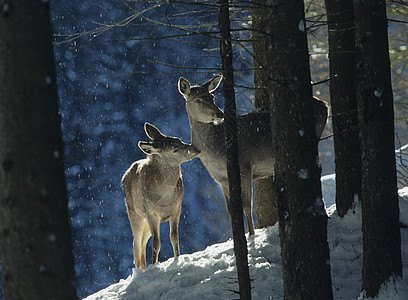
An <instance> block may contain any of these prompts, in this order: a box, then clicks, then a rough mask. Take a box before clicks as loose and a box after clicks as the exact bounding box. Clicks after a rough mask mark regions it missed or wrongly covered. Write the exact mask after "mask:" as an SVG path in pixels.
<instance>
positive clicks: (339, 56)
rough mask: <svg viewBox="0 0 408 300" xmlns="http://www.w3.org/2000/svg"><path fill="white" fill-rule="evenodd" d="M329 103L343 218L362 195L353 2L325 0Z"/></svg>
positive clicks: (339, 204)
mask: <svg viewBox="0 0 408 300" xmlns="http://www.w3.org/2000/svg"><path fill="white" fill-rule="evenodd" d="M326 10H327V23H328V31H329V59H330V78H331V79H330V100H331V108H332V115H333V118H332V121H333V135H334V152H335V163H336V207H337V212H338V214H339V215H340V216H344V215H345V214H346V213H347V211H348V210H349V209H350V208H351V207H352V206H353V203H354V200H355V199H360V196H361V156H360V142H359V129H358V112H357V99H356V87H355V85H356V81H355V43H354V37H355V36H354V14H353V0H344V1H337V0H326Z"/></svg>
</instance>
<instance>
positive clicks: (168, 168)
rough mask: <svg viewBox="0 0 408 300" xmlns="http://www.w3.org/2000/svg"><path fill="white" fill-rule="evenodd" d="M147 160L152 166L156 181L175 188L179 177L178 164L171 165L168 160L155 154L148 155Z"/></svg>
mask: <svg viewBox="0 0 408 300" xmlns="http://www.w3.org/2000/svg"><path fill="white" fill-rule="evenodd" d="M149 159H150V161H151V164H152V165H153V166H154V167H153V168H154V169H155V176H156V177H157V178H156V179H157V181H158V182H160V181H165V183H166V185H169V186H173V185H174V186H175V185H176V183H177V181H178V178H179V175H180V164H171V163H169V160H166V159H165V158H163V157H161V156H160V155H157V154H152V155H149Z"/></svg>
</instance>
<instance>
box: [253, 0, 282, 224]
mask: <svg viewBox="0 0 408 300" xmlns="http://www.w3.org/2000/svg"><path fill="white" fill-rule="evenodd" d="M265 7H266V3H265V0H261V1H257V2H256V3H253V4H252V38H253V42H252V49H253V51H252V55H253V61H254V86H255V107H256V108H257V109H259V110H268V109H269V94H268V89H267V83H268V78H267V74H266V73H265V67H266V48H265V46H266V41H267V40H266V38H265ZM255 208H256V227H257V228H264V227H267V226H272V225H275V223H276V222H277V221H278V207H277V205H276V200H275V192H274V191H273V177H270V178H265V179H258V180H256V181H255Z"/></svg>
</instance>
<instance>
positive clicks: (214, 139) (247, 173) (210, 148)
mask: <svg viewBox="0 0 408 300" xmlns="http://www.w3.org/2000/svg"><path fill="white" fill-rule="evenodd" d="M221 80H222V75H221V74H219V75H216V76H215V77H214V78H212V79H210V80H209V81H207V82H206V83H204V84H203V85H195V86H191V85H190V83H189V82H188V80H187V79H185V78H183V77H180V79H179V81H178V89H179V92H180V93H181V94H182V95H183V97H184V98H185V100H186V110H187V114H188V119H189V122H190V127H191V144H192V145H193V146H194V147H195V148H196V149H197V150H199V151H200V152H201V154H200V159H201V161H202V163H203V164H204V166H205V167H206V169H207V170H208V172H209V173H210V175H211V177H212V178H213V179H214V180H215V181H216V182H218V183H219V185H220V186H221V189H222V191H223V193H224V196H225V199H226V202H227V208H228V211H229V186H228V177H227V164H226V150H225V136H224V126H223V124H222V121H223V112H222V110H221V109H220V108H219V107H218V106H217V105H216V104H215V102H214V95H213V94H211V93H212V92H213V91H215V90H216V89H217V87H218V86H219V84H220V82H221ZM314 99H315V102H314V106H315V115H316V136H317V139H318V140H319V139H320V137H321V135H322V133H323V129H324V126H325V124H326V121H327V114H328V112H327V110H328V108H327V105H326V104H325V102H323V101H320V100H318V99H316V98H314ZM237 125H238V155H239V157H238V159H239V167H240V171H241V193H242V205H243V210H244V214H245V216H246V219H247V223H248V228H249V233H250V235H253V234H255V230H254V223H253V219H252V181H253V180H255V179H258V178H265V177H270V176H271V175H273V173H274V164H273V157H272V156H271V153H272V142H271V141H272V139H271V125H270V114H269V113H262V112H252V113H248V114H245V115H239V116H237Z"/></svg>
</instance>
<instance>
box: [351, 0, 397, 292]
mask: <svg viewBox="0 0 408 300" xmlns="http://www.w3.org/2000/svg"><path fill="white" fill-rule="evenodd" d="M354 14H355V24H356V49H357V83H358V84H357V102H358V111H359V121H360V136H361V154H362V189H361V201H362V210H363V251H364V253H363V290H364V291H365V292H366V295H367V296H368V297H374V296H376V295H377V294H378V291H379V289H380V286H381V284H383V283H385V282H386V281H388V280H389V279H390V277H393V276H398V277H402V265H401V237H400V227H399V207H398V194H397V177H396V166H395V152H394V147H395V145H394V109H393V95H392V87H391V74H390V60H389V54H388V36H387V15H386V6H385V1H377V0H366V1H354Z"/></svg>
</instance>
